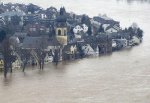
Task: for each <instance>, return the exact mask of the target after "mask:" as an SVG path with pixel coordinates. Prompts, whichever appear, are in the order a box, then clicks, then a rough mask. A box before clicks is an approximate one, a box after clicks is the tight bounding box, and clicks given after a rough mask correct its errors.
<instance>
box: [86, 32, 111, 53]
mask: <svg viewBox="0 0 150 103" xmlns="http://www.w3.org/2000/svg"><path fill="white" fill-rule="evenodd" d="M84 42H85V43H86V44H90V45H91V47H92V48H93V50H94V51H96V49H97V47H98V51H99V54H101V53H111V52H112V37H111V36H110V35H107V34H106V33H103V34H99V35H97V36H91V37H85V38H84Z"/></svg>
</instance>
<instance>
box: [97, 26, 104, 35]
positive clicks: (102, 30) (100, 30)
mask: <svg viewBox="0 0 150 103" xmlns="http://www.w3.org/2000/svg"><path fill="white" fill-rule="evenodd" d="M98 32H99V33H104V28H103V25H100V27H99V30H98Z"/></svg>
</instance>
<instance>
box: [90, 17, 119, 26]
mask: <svg viewBox="0 0 150 103" xmlns="http://www.w3.org/2000/svg"><path fill="white" fill-rule="evenodd" d="M93 20H95V21H97V22H100V23H102V24H112V25H113V24H119V22H118V21H114V20H105V19H104V18H101V17H97V16H95V17H93Z"/></svg>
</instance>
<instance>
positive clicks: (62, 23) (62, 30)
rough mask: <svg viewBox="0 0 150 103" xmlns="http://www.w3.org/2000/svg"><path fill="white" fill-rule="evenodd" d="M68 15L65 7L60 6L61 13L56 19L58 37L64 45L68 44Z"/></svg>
mask: <svg viewBox="0 0 150 103" xmlns="http://www.w3.org/2000/svg"><path fill="white" fill-rule="evenodd" d="M66 21H67V17H66V10H65V8H64V7H63V8H60V14H59V16H58V17H57V19H56V31H55V32H56V38H57V40H58V42H59V43H60V44H62V45H67V32H68V31H67V23H66Z"/></svg>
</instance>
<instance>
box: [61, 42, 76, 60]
mask: <svg viewBox="0 0 150 103" xmlns="http://www.w3.org/2000/svg"><path fill="white" fill-rule="evenodd" d="M76 53H77V46H76V44H68V45H66V46H65V47H64V48H63V51H62V55H63V60H72V59H75V56H76Z"/></svg>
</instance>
